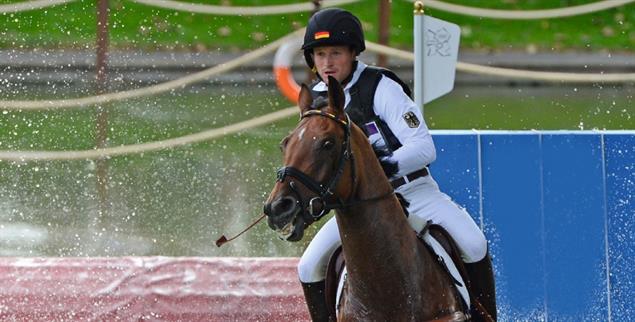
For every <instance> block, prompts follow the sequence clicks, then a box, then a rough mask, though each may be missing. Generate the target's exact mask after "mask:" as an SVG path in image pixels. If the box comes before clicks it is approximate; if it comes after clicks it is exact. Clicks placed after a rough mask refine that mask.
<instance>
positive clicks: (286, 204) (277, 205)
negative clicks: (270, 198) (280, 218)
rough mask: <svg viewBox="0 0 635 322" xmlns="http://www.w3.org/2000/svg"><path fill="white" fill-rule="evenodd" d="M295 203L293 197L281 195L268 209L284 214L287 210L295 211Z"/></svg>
mask: <svg viewBox="0 0 635 322" xmlns="http://www.w3.org/2000/svg"><path fill="white" fill-rule="evenodd" d="M296 204H297V202H296V200H295V198H293V197H290V196H287V197H283V198H281V199H278V200H276V201H274V202H273V204H272V205H271V207H272V209H270V211H272V212H273V213H275V214H279V215H286V214H288V213H289V212H292V211H295V207H296Z"/></svg>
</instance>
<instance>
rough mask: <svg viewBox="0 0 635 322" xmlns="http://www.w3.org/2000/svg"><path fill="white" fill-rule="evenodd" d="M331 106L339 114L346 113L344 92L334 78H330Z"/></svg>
mask: <svg viewBox="0 0 635 322" xmlns="http://www.w3.org/2000/svg"><path fill="white" fill-rule="evenodd" d="M329 105H330V106H331V108H333V109H334V110H335V111H336V112H338V113H342V112H343V111H344V91H343V90H342V85H340V82H338V81H337V79H335V77H333V76H329Z"/></svg>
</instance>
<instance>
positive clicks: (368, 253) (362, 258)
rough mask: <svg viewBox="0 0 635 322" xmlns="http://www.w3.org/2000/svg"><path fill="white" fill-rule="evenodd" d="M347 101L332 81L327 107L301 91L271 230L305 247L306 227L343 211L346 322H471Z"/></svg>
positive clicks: (267, 208) (273, 201)
mask: <svg viewBox="0 0 635 322" xmlns="http://www.w3.org/2000/svg"><path fill="white" fill-rule="evenodd" d="M344 100H345V98H344V92H343V90H342V87H341V85H340V84H339V83H338V82H337V80H336V79H334V78H332V77H329V80H328V101H326V100H325V102H324V104H323V106H320V105H319V104H317V105H316V104H314V103H315V102H313V98H312V97H311V94H310V91H309V89H308V87H307V86H306V85H302V86H301V90H300V98H299V104H298V105H299V108H300V115H301V117H300V121H299V123H298V125H297V126H296V128H295V129H294V130H293V131H291V132H290V134H289V135H288V136H286V137H285V138H284V139H283V140H282V142H281V144H280V147H281V150H282V154H283V162H284V167H283V168H281V169H279V170H278V172H277V180H276V183H275V185H274V187H273V190H272V191H271V194H270V195H269V197H268V199H267V200H266V201H265V205H264V212H265V215H266V216H267V222H268V225H269V227H270V228H271V229H273V230H274V231H276V232H277V233H278V235H279V237H280V238H282V239H284V240H287V241H298V240H300V239H302V237H303V235H304V230H305V228H306V227H308V226H309V225H311V224H312V223H313V222H315V221H316V220H318V219H319V218H320V217H322V216H324V215H325V214H326V213H327V212H329V211H330V210H335V216H336V221H337V225H338V228H339V232H340V236H341V241H342V252H343V255H344V260H345V263H346V270H347V278H346V282H345V283H346V286H345V287H344V288H343V291H342V294H341V296H340V301H339V304H338V305H339V306H338V308H339V310H338V312H337V320H338V321H360V320H362V321H464V320H467V319H469V315H468V314H465V312H469V311H466V309H465V307H464V306H465V304H464V303H463V302H462V299H461V297H460V294H459V293H458V291H457V290H456V288H455V287H454V285H453V283H454V281H453V280H452V279H451V277H450V276H449V274H448V273H447V272H446V271H445V270H444V269H443V268H442V267H441V265H440V264H439V263H438V261H437V257H435V256H434V255H433V254H432V253H431V251H430V250H429V249H428V247H426V246H425V245H424V243H422V242H421V241H420V240H419V238H418V237H417V233H416V232H414V231H413V229H412V228H411V227H410V225H409V224H408V221H407V217H406V216H405V214H404V210H403V208H402V206H401V205H400V202H399V200H398V198H397V196H396V194H395V193H394V190H393V188H392V186H391V184H390V182H389V180H388V177H387V176H386V174H385V173H384V170H383V168H382V165H381V164H380V161H379V160H378V158H377V156H376V152H375V151H374V149H373V147H372V146H371V145H370V143H369V140H368V138H367V137H366V135H365V134H364V133H363V132H362V130H361V129H360V128H359V127H357V126H356V125H355V124H353V123H352V122H351V121H350V119H349V118H348V116H347V114H346V113H345V111H344ZM316 101H317V100H316ZM333 302H334V301H333Z"/></svg>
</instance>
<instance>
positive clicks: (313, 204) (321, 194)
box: [277, 110, 393, 224]
mask: <svg viewBox="0 0 635 322" xmlns="http://www.w3.org/2000/svg"><path fill="white" fill-rule="evenodd" d="M345 115H346V120H342V119H340V118H338V117H337V116H336V115H334V114H331V113H328V112H325V111H322V110H308V111H306V112H304V113H302V115H301V116H300V120H302V119H304V118H307V117H311V116H321V117H326V118H328V119H330V120H333V121H335V122H337V123H338V124H340V125H341V126H342V127H343V128H344V141H343V142H342V150H341V151H342V152H341V153H340V156H339V161H338V167H337V170H336V171H335V173H334V174H333V176H331V179H330V180H329V181H328V184H322V183H320V182H318V181H316V180H315V179H313V178H311V177H310V176H308V175H307V174H306V173H304V172H302V171H301V170H298V169H297V168H294V167H291V166H286V167H282V168H280V169H278V171H277V181H278V182H281V183H282V182H284V180H285V179H286V178H287V177H290V178H292V179H295V180H297V181H299V182H300V183H302V184H303V185H304V186H305V187H306V188H307V189H309V190H310V191H311V192H313V193H315V194H316V195H317V196H315V197H313V198H311V199H309V200H308V202H306V203H305V201H304V198H302V195H301V194H300V192H299V191H298V189H297V187H296V184H295V181H294V180H289V187H290V189H291V191H292V192H293V193H294V194H295V196H296V197H297V199H296V200H297V201H296V202H297V203H298V206H300V209H302V211H303V212H306V213H308V215H309V216H310V218H311V219H312V220H313V221H317V220H319V219H320V218H322V217H323V216H324V215H326V214H327V213H328V212H329V211H331V210H333V209H341V208H348V207H351V206H354V205H357V204H360V203H363V202H369V201H375V200H379V199H383V198H386V197H388V196H390V195H391V194H393V191H392V190H391V191H390V192H388V193H386V194H383V195H380V196H377V197H372V198H369V199H362V200H355V201H349V202H344V201H343V200H342V198H341V197H339V196H337V195H335V193H334V190H335V187H336V186H337V183H338V182H339V180H340V178H341V177H342V174H343V173H344V168H345V166H346V162H347V161H349V160H350V161H351V182H353V183H354V182H355V180H356V173H355V162H354V157H353V152H352V151H351V120H350V117H349V116H348V115H347V114H345ZM351 189H354V185H352V188H351ZM333 200H335V201H334V202H333ZM329 201H330V202H329ZM306 224H310V222H307V223H306Z"/></svg>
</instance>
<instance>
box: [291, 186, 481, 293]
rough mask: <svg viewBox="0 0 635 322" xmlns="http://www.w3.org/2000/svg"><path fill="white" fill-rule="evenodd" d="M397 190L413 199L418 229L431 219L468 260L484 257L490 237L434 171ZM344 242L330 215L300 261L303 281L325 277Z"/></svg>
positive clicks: (411, 208) (411, 215)
mask: <svg viewBox="0 0 635 322" xmlns="http://www.w3.org/2000/svg"><path fill="white" fill-rule="evenodd" d="M396 192H398V193H400V194H402V195H403V197H404V198H405V199H406V200H407V201H408V202H409V203H410V206H408V212H409V217H408V222H409V223H410V226H412V228H413V229H414V230H415V231H421V229H423V226H424V225H425V224H426V222H428V220H431V221H432V223H434V224H437V225H440V226H442V227H443V228H445V230H447V231H448V233H449V234H450V235H451V236H452V238H454V240H455V241H456V243H457V246H458V247H459V251H460V252H461V256H462V257H463V261H464V262H466V263H474V262H477V261H479V260H481V259H483V258H484V257H485V254H486V252H487V240H486V239H485V235H483V232H482V231H481V230H480V229H479V227H478V225H476V223H475V222H474V220H472V217H470V215H469V214H468V213H467V211H465V209H463V208H462V207H459V206H458V205H457V204H456V203H454V202H453V201H452V199H450V197H448V196H447V195H446V194H444V193H443V192H441V191H440V190H439V186H438V185H437V183H436V181H434V179H433V178H432V176H431V175H428V176H425V177H422V178H418V179H416V180H414V181H412V182H410V183H408V184H405V185H403V186H401V187H399V188H397V190H396ZM340 244H341V241H340V234H339V230H338V228H337V222H336V220H335V217H331V218H330V219H329V220H328V221H327V222H326V223H325V224H324V226H322V228H321V229H320V231H318V232H317V234H316V235H315V237H314V238H313V240H312V241H311V243H310V244H309V246H308V247H307V249H306V250H305V251H304V254H303V255H302V258H300V263H299V264H298V274H299V275H300V281H301V282H303V283H311V282H317V281H321V280H324V278H325V275H326V266H327V265H328V261H329V258H330V257H331V254H333V252H334V251H335V249H336V248H337V247H338V246H339V245H340Z"/></svg>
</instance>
